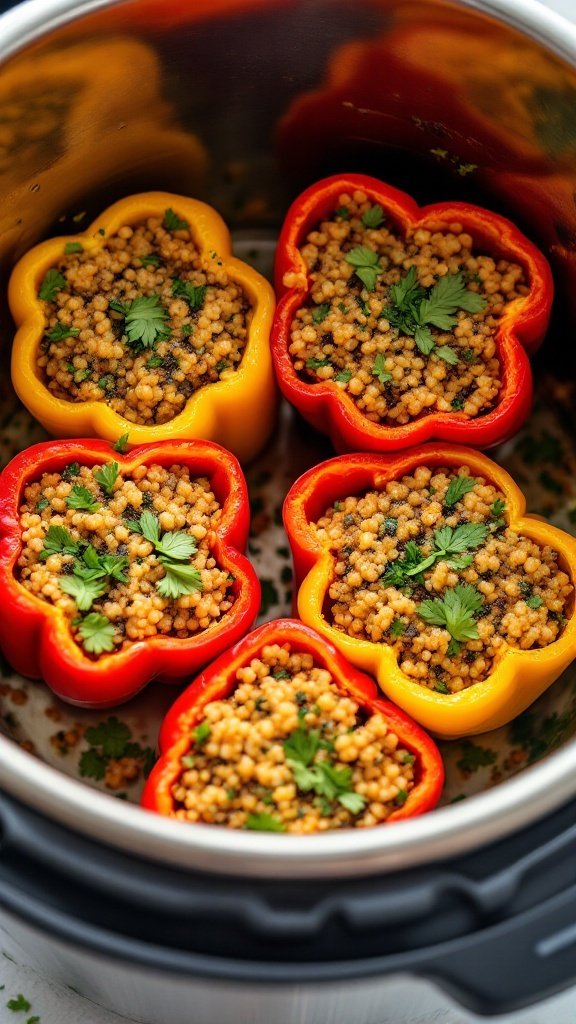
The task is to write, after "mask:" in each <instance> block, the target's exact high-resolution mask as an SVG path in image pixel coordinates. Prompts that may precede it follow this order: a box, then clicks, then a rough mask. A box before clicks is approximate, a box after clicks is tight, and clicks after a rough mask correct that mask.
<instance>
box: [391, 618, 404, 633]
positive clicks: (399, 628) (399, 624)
mask: <svg viewBox="0 0 576 1024" xmlns="http://www.w3.org/2000/svg"><path fill="white" fill-rule="evenodd" d="M405 629H406V623H405V622H404V620H403V619H394V621H393V622H392V624H391V626H390V628H389V630H388V632H389V633H390V636H393V637H396V638H397V637H399V636H402V634H403V632H404V631H405Z"/></svg>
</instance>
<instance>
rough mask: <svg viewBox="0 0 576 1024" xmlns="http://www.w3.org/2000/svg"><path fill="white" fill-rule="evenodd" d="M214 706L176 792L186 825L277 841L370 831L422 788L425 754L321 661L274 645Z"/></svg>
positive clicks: (179, 813) (201, 727)
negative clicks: (406, 743) (262, 834)
mask: <svg viewBox="0 0 576 1024" xmlns="http://www.w3.org/2000/svg"><path fill="white" fill-rule="evenodd" d="M236 678H237V680H238V686H237V687H236V689H235V690H234V692H233V694H232V695H231V696H230V697H227V698H226V699H224V700H215V701H211V702H210V703H209V704H206V706H205V707H204V709H203V711H204V717H203V719H202V720H201V722H200V724H198V725H197V726H196V727H195V729H194V730H193V732H192V735H191V746H190V750H189V753H187V754H186V755H185V756H184V757H183V758H182V761H181V769H182V770H181V774H180V777H179V778H178V780H177V782H176V783H175V784H174V786H173V788H172V795H173V797H174V801H175V810H174V812H173V816H174V817H176V818H179V819H181V820H186V821H197V822H204V823H207V824H211V825H227V826H228V827H229V828H246V829H254V830H258V831H269V832H292V833H311V832H325V831H327V830H329V829H337V828H350V827H352V826H354V827H360V828H368V827H370V826H372V825H378V824H381V823H382V822H384V821H386V819H387V818H388V817H389V816H390V814H391V813H392V812H393V811H394V810H396V809H397V808H398V807H401V806H402V805H403V804H404V803H405V801H406V800H407V799H408V795H409V793H410V790H411V789H412V788H413V787H414V784H415V775H416V772H417V770H418V766H417V765H416V764H415V762H416V760H417V759H416V755H415V754H413V753H411V752H410V751H409V750H407V749H406V748H404V747H403V746H402V745H401V743H400V742H399V739H398V737H397V736H396V735H395V734H394V733H393V732H392V731H390V730H389V729H388V727H387V725H386V722H385V720H384V718H383V717H382V715H379V714H374V715H370V716H368V717H367V716H366V715H364V714H363V713H362V711H361V710H360V709H359V707H358V704H357V703H356V702H355V701H354V700H352V699H351V698H350V697H348V696H345V695H343V694H342V693H340V691H339V690H338V689H337V687H336V686H335V684H334V681H333V679H332V676H331V674H330V672H328V671H327V670H326V669H324V668H320V667H319V666H318V665H315V664H314V659H313V657H312V655H311V654H307V653H304V652H302V651H296V650H292V649H291V647H290V645H289V644H283V645H279V644H270V645H268V646H266V647H264V648H263V649H262V652H261V654H260V656H259V657H257V658H253V659H252V661H251V662H250V664H249V665H245V666H244V667H242V668H240V669H238V671H237V673H236Z"/></svg>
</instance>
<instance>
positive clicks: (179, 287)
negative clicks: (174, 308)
mask: <svg viewBox="0 0 576 1024" xmlns="http://www.w3.org/2000/svg"><path fill="white" fill-rule="evenodd" d="M206 288H207V285H205V284H200V285H194V284H191V283H190V282H189V281H181V280H180V278H179V277H175V278H174V280H173V281H172V294H173V295H176V296H177V297H178V298H182V299H185V300H186V302H187V303H188V305H189V307H190V312H191V313H196V311H197V310H199V309H201V307H202V306H203V305H204V299H205V297H206Z"/></svg>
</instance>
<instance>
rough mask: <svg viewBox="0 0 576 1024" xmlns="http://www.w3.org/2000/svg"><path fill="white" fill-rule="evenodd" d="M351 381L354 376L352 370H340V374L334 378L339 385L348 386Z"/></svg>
mask: <svg viewBox="0 0 576 1024" xmlns="http://www.w3.org/2000/svg"><path fill="white" fill-rule="evenodd" d="M351 379H352V374H351V372H350V370H340V373H337V374H336V376H335V377H334V380H337V381H338V383H339V384H347V383H348V381H349V380H351Z"/></svg>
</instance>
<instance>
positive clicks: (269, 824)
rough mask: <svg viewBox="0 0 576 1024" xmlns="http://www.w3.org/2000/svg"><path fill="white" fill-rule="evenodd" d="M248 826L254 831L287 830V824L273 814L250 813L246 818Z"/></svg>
mask: <svg viewBox="0 0 576 1024" xmlns="http://www.w3.org/2000/svg"><path fill="white" fill-rule="evenodd" d="M246 828H247V829H250V830H251V831H252V832H285V831H286V826H285V825H283V824H282V822H281V821H278V818H274V817H273V816H272V815H271V814H266V813H264V812H262V813H261V814H249V815H248V817H247V819H246Z"/></svg>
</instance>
